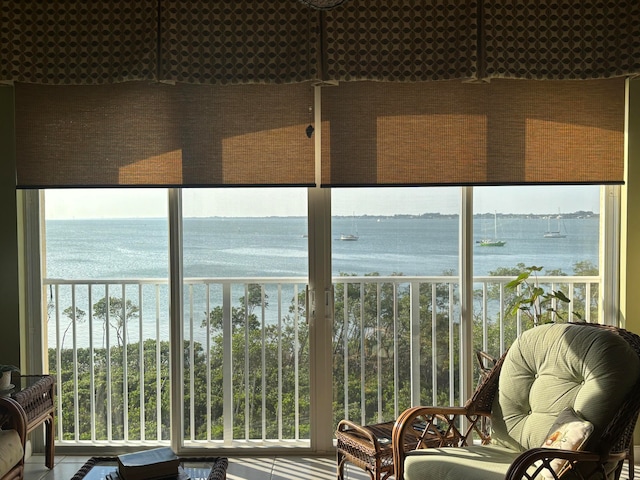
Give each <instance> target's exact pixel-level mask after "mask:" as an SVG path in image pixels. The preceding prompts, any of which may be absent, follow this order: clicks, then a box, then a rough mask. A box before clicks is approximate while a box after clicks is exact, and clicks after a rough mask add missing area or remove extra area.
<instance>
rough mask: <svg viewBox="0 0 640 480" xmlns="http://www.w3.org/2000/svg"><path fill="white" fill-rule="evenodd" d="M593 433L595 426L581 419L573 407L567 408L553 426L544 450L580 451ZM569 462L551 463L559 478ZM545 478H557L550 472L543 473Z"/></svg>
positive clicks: (557, 460)
mask: <svg viewBox="0 0 640 480" xmlns="http://www.w3.org/2000/svg"><path fill="white" fill-rule="evenodd" d="M591 432H593V424H592V423H591V422H588V421H587V420H584V419H583V418H581V417H580V416H579V415H578V414H577V413H576V412H575V411H574V410H573V408H571V407H567V408H565V409H564V410H563V411H562V412H560V414H559V415H558V418H557V419H556V421H555V422H554V423H553V425H552V426H551V430H549V433H548V434H547V438H546V440H545V441H544V443H543V444H542V447H543V448H558V449H561V450H580V449H581V448H582V446H583V445H584V444H585V442H586V441H587V439H588V438H589V435H591ZM568 464H569V462H568V461H567V460H563V459H555V460H552V461H551V468H553V470H554V472H555V473H556V475H557V476H558V477H559V476H560V475H562V474H563V473H564V471H565V470H566V468H567V467H568ZM542 476H543V477H544V478H550V479H553V478H555V477H554V476H553V473H551V472H550V471H548V470H543V471H542Z"/></svg>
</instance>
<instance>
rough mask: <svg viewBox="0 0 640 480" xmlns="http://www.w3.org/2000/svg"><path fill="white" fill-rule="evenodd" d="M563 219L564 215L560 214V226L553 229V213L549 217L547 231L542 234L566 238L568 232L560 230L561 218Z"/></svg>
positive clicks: (558, 218) (557, 218) (547, 236)
mask: <svg viewBox="0 0 640 480" xmlns="http://www.w3.org/2000/svg"><path fill="white" fill-rule="evenodd" d="M561 219H562V215H558V216H557V217H556V220H558V226H557V227H556V229H555V230H551V215H549V216H548V217H547V231H546V232H544V234H543V235H542V236H543V237H544V238H566V237H567V234H566V233H563V232H562V231H560V220H561Z"/></svg>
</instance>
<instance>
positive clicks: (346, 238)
mask: <svg viewBox="0 0 640 480" xmlns="http://www.w3.org/2000/svg"><path fill="white" fill-rule="evenodd" d="M351 224H352V230H353V231H354V232H355V233H341V234H340V240H342V241H343V242H355V241H356V240H358V239H359V238H360V237H359V236H358V227H357V226H356V219H355V217H354V218H352V219H351Z"/></svg>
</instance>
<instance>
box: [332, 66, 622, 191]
mask: <svg viewBox="0 0 640 480" xmlns="http://www.w3.org/2000/svg"><path fill="white" fill-rule="evenodd" d="M322 93H323V94H322V98H323V100H322V113H323V126H322V129H323V131H322V132H323V136H322V139H323V146H322V184H323V185H324V186H355V185H500V184H520V183H545V184H547V183H548V184H551V183H560V184H562V183H621V182H622V181H623V175H624V115H625V114H624V112H625V87H624V80H622V79H611V80H598V81H587V82H551V81H550V82H537V81H513V80H495V81H492V82H491V83H490V84H484V85H482V84H468V83H461V82H430V83H423V84H388V83H374V82H361V83H345V84H341V85H340V86H339V87H329V88H325V89H323V92H322Z"/></svg>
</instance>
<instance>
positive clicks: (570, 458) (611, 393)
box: [393, 323, 640, 480]
mask: <svg viewBox="0 0 640 480" xmlns="http://www.w3.org/2000/svg"><path fill="white" fill-rule="evenodd" d="M639 410H640V337H639V336H637V335H635V334H633V333H631V332H628V331H626V330H623V329H619V328H615V327H610V326H604V325H597V324H586V323H567V324H548V325H541V326H538V327H535V328H533V329H531V330H528V331H526V332H524V333H523V334H522V335H521V336H520V337H519V338H518V339H517V340H516V341H515V342H514V344H513V345H512V346H511V348H510V349H509V351H508V352H507V353H506V354H505V355H503V356H502V358H500V359H499V360H498V362H497V364H496V366H495V367H494V369H493V370H492V372H491V373H490V374H489V375H488V376H487V377H486V378H485V379H484V381H483V382H482V383H481V385H480V386H479V387H478V388H477V389H476V392H475V393H474V396H473V397H472V398H471V399H470V400H469V401H468V402H467V403H466V404H465V405H464V406H462V407H446V408H442V407H413V408H410V409H408V410H406V411H405V412H403V413H402V415H400V417H398V420H397V421H396V423H395V426H394V429H393V455H394V464H395V465H394V466H395V478H396V480H402V479H404V480H485V479H486V480H502V479H508V480H514V479H518V480H520V479H529V480H533V479H535V480H548V479H558V478H562V479H563V480H564V479H583V480H587V479H607V480H613V479H618V478H620V473H621V470H622V465H623V462H624V459H625V457H626V456H627V452H628V450H629V448H630V445H631V439H632V435H633V430H634V427H635V424H636V420H637V418H638V411H639ZM487 419H489V420H490V425H491V431H490V433H489V432H486V431H485V429H484V428H483V427H481V425H485V424H486V420H487ZM423 432H429V435H428V436H429V441H430V445H433V435H434V433H435V435H437V436H438V437H439V438H440V442H439V446H438V447H435V448H426V447H422V445H421V443H420V437H421V435H423ZM416 440H417V441H416ZM409 444H412V445H415V444H417V445H418V448H417V449H415V450H411V451H405V449H406V447H405V445H409Z"/></svg>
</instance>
